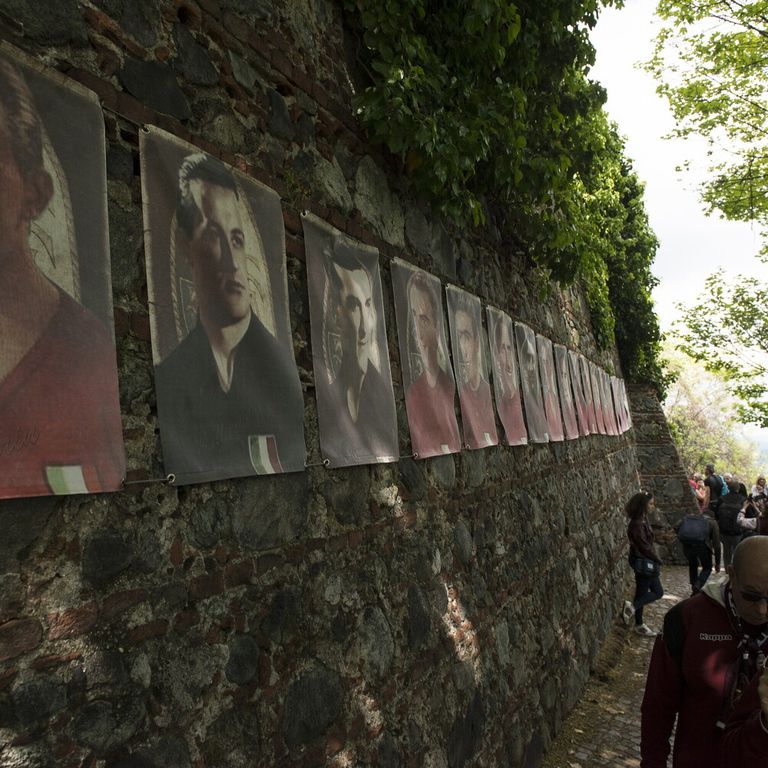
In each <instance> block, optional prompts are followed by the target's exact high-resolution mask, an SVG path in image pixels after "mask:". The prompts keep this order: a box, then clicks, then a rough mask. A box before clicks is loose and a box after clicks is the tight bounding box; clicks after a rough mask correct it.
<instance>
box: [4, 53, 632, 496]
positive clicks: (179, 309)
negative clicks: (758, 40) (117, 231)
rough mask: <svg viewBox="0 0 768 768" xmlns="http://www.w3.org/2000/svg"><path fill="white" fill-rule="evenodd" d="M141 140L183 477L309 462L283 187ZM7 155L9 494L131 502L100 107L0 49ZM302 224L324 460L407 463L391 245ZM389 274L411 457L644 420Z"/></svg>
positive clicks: (498, 328) (565, 353) (561, 357)
mask: <svg viewBox="0 0 768 768" xmlns="http://www.w3.org/2000/svg"><path fill="white" fill-rule="evenodd" d="M139 150H140V159H141V182H142V200H143V215H144V228H145V253H146V268H147V280H148V289H149V308H150V324H151V332H152V353H153V360H154V370H155V388H156V394H157V411H158V420H159V427H160V439H161V444H162V452H163V461H164V465H165V468H166V471H167V472H168V474H169V475H173V477H174V482H175V483H176V484H179V485H183V484H190V483H197V482H207V481H212V480H218V479H226V478H233V477H241V476H246V475H261V474H274V473H282V472H295V471H300V470H303V469H304V468H305V466H306V447H305V440H304V399H303V393H302V388H301V384H300V381H299V376H298V371H297V367H296V363H295V360H294V354H293V340H292V327H291V317H290V314H289V303H288V280H287V273H286V255H285V253H286V252H285V233H284V225H283V217H282V209H281V203H280V198H279V196H278V195H277V193H275V192H274V191H273V190H271V189H269V188H268V187H266V186H264V185H263V184H260V183H259V182H257V181H255V180H254V179H251V178H249V177H247V176H245V175H243V174H241V173H239V172H237V171H235V170H234V169H232V168H230V167H228V166H226V165H225V164H223V163H222V162H220V161H219V160H217V159H215V158H214V157H212V156H210V155H208V154H205V153H203V152H201V151H200V150H199V149H197V148H195V147H194V146H192V145H190V144H187V143H185V142H183V141H181V140H180V139H178V138H176V137H174V136H172V135H170V134H167V133H165V132H163V131H161V130H159V129H157V128H154V127H146V128H144V129H143V130H142V131H141V132H140V147H139ZM0 158H2V160H1V163H2V182H3V183H2V190H0V197H2V200H0V210H2V211H3V217H2V222H3V223H2V228H3V231H2V239H1V241H0V242H2V245H1V246H0V253H2V257H1V258H2V262H3V267H4V268H3V279H2V280H0V307H2V311H0V498H11V497H22V496H36V495H46V494H71V493H95V492H101V491H113V490H117V489H119V488H120V487H121V484H122V482H123V478H124V477H125V470H126V467H125V453H124V447H123V439H122V430H121V422H120V406H119V398H118V377H117V366H116V355H115V344H114V332H113V324H112V300H111V295H112V293H111V275H110V259H109V247H108V222H107V203H106V200H107V197H106V170H105V142H104V130H103V117H102V111H101V107H100V105H99V102H98V99H97V98H96V96H95V95H94V94H92V93H91V92H90V91H88V90H87V89H84V88H82V87H81V86H79V85H77V84H73V83H71V82H69V81H68V80H66V79H65V78H64V77H62V76H59V75H57V74H56V73H53V74H48V73H46V72H44V71H43V70H42V68H41V67H40V66H39V65H37V64H35V63H34V62H31V61H30V60H28V59H26V58H25V57H23V56H22V55H20V54H18V53H17V52H15V51H13V50H12V49H10V46H7V45H6V44H3V46H2V49H1V50H0ZM302 226H303V230H304V240H305V247H306V268H307V282H308V286H309V312H310V328H311V343H312V358H313V366H314V374H315V390H316V399H317V414H318V422H319V436H320V451H321V454H322V456H323V460H324V463H325V464H326V465H327V466H329V467H344V466H351V465H359V464H370V463H377V462H391V461H396V460H398V458H399V439H398V430H397V418H396V412H395V398H394V392H393V386H392V373H391V369H390V362H389V354H388V347H387V330H386V327H385V319H384V303H383V293H382V285H381V276H380V269H379V254H378V251H377V250H376V249H375V248H373V247H369V246H367V245H364V244H362V243H360V242H358V241H356V240H354V239H352V238H350V237H348V236H347V235H346V234H344V233H342V232H340V231H338V230H337V229H335V228H333V227H332V226H330V225H329V224H327V223H326V222H324V221H322V220H320V219H318V218H317V217H315V216H314V215H312V214H309V213H307V214H305V215H304V216H303V217H302ZM391 276H392V290H393V297H394V304H395V320H396V327H397V336H398V340H399V348H400V367H401V371H402V380H403V389H404V393H405V407H406V413H407V418H408V425H409V431H410V437H411V445H412V450H413V455H414V456H415V457H416V458H428V457H433V456H440V455H444V454H452V453H456V452H458V451H460V450H461V449H462V448H467V449H479V448H485V447H488V446H493V445H498V444H499V443H503V444H506V445H510V446H517V445H523V444H526V443H528V442H531V443H545V442H548V441H561V440H564V439H567V440H572V439H576V438H578V437H580V436H586V435H589V434H595V433H599V434H608V435H618V434H621V433H623V432H624V431H626V430H627V429H629V427H630V426H631V422H630V415H629V409H628V404H627V397H626V391H625V388H624V382H623V381H622V380H621V379H618V378H616V377H614V376H609V375H608V374H607V373H606V372H605V371H604V370H602V369H601V368H599V367H598V366H597V365H595V364H594V363H592V362H590V361H588V360H587V359H586V358H585V357H583V356H582V355H581V354H579V353H578V352H576V351H574V350H571V349H567V348H566V347H564V346H562V345H559V344H553V343H552V342H551V341H550V340H549V339H547V338H546V337H545V336H542V335H541V334H536V333H534V331H533V330H532V329H531V328H530V327H528V326H527V325H525V324H523V323H520V322H514V321H513V320H512V319H511V318H510V317H509V315H508V314H506V313H505V312H503V311H502V310H500V309H497V308H495V307H486V311H485V323H484V322H483V312H482V305H481V301H480V299H479V298H478V297H476V296H473V295H471V294H469V293H467V292H466V291H464V290H461V289H460V288H457V287H454V286H451V285H448V286H446V287H445V291H443V286H442V284H441V282H440V280H439V279H438V278H437V277H435V276H434V275H431V274H429V273H427V272H425V271H424V270H422V269H419V268H417V267H415V266H413V265H411V264H409V263H407V262H405V261H402V260H400V259H394V260H393V261H392V262H391ZM444 299H445V300H446V304H447V307H446V306H445V304H444V302H443V300H444ZM446 309H447V317H448V324H447V326H446V323H445V322H444V318H445V316H446ZM486 328H487V333H486ZM449 337H450V347H449V342H448V339H449ZM489 341H490V343H489ZM452 361H453V364H452ZM491 384H492V385H493V386H492V387H491ZM457 393H458V400H459V412H460V415H461V420H460V423H459V420H458V419H457V413H456V405H455V402H456V396H457ZM497 416H498V422H499V423H500V424H501V427H502V429H501V434H499V432H498V431H497V418H496V417H497Z"/></svg>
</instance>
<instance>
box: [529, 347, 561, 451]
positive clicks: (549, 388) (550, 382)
mask: <svg viewBox="0 0 768 768" xmlns="http://www.w3.org/2000/svg"><path fill="white" fill-rule="evenodd" d="M536 349H537V352H538V357H539V374H540V376H541V391H542V394H543V396H544V415H545V416H546V417H547V433H548V434H549V440H550V442H560V441H561V440H562V439H563V419H562V417H561V415H560V399H559V397H558V394H557V377H556V375H555V360H554V357H553V354H552V342H551V341H550V340H549V339H548V338H547V337H546V336H542V335H541V334H540V333H537V334H536Z"/></svg>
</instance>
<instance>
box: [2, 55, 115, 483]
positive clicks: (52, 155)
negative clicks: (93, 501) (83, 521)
mask: <svg viewBox="0 0 768 768" xmlns="http://www.w3.org/2000/svg"><path fill="white" fill-rule="evenodd" d="M0 105H1V106H0V121H1V124H0V152H1V153H2V185H1V186H0V198H1V202H0V205H1V206H2V213H3V215H4V216H5V217H6V220H5V222H4V223H3V233H2V237H3V246H2V248H3V256H2V270H0V498H14V497H25V496H45V495H50V494H73V493H97V492H101V491H115V490H118V489H119V488H120V486H121V485H122V482H123V479H124V477H125V452H124V448H123V435H122V426H121V421H120V402H119V397H118V384H117V365H116V356H115V342H114V330H113V329H114V326H113V317H112V286H111V279H110V262H109V232H108V224H107V181H106V167H105V156H106V155H105V146H104V117H103V115H102V112H101V107H100V105H99V100H98V98H97V97H96V95H95V94H93V93H92V92H91V91H89V90H87V89H85V88H83V87H82V86H80V85H79V84H78V83H74V82H72V81H70V80H68V79H67V78H65V77H64V76H62V75H60V74H59V73H57V72H50V73H49V72H48V71H47V70H44V69H43V68H42V67H41V66H40V65H39V64H38V63H35V62H33V61H32V60H31V59H28V58H27V57H26V56H24V55H23V54H21V53H19V52H16V51H15V49H13V48H11V46H9V45H7V44H5V43H3V44H2V45H1V46H0Z"/></svg>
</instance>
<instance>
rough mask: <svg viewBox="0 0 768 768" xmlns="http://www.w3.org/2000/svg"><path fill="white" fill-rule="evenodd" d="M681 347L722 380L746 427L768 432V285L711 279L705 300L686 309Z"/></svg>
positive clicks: (679, 326) (680, 325)
mask: <svg viewBox="0 0 768 768" xmlns="http://www.w3.org/2000/svg"><path fill="white" fill-rule="evenodd" d="M682 309H683V314H682V316H681V318H680V321H679V322H678V324H677V326H676V328H675V331H676V333H677V334H678V335H679V337H680V339H681V341H680V348H681V349H682V350H683V351H684V352H685V353H686V354H688V355H689V356H690V357H692V358H693V359H694V360H697V361H699V362H701V363H702V364H703V366H704V367H705V368H706V370H707V371H710V372H712V373H715V374H718V375H719V376H720V377H722V379H723V382H724V385H725V386H726V387H727V389H728V391H729V393H730V394H731V395H732V396H734V397H735V398H736V415H737V417H738V418H739V420H741V421H743V422H753V423H755V424H759V425H760V426H762V427H768V314H767V313H766V309H768V285H766V284H764V283H762V282H761V281H760V280H758V279H757V278H754V277H749V276H746V275H739V276H737V277H736V278H735V279H733V280H729V281H726V280H725V276H724V273H723V272H722V271H719V272H716V273H715V274H713V275H710V276H709V277H708V278H707V280H706V283H705V292H704V295H703V296H702V297H701V300H700V301H698V302H696V303H695V304H693V305H692V306H688V307H683V308H682Z"/></svg>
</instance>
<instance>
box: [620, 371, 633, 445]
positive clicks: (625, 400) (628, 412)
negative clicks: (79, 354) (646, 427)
mask: <svg viewBox="0 0 768 768" xmlns="http://www.w3.org/2000/svg"><path fill="white" fill-rule="evenodd" d="M621 404H622V406H623V407H624V418H625V419H626V424H625V425H624V431H625V432H626V431H627V430H629V429H632V409H631V408H630V407H629V396H628V395H627V382H626V381H625V380H624V379H622V380H621Z"/></svg>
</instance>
